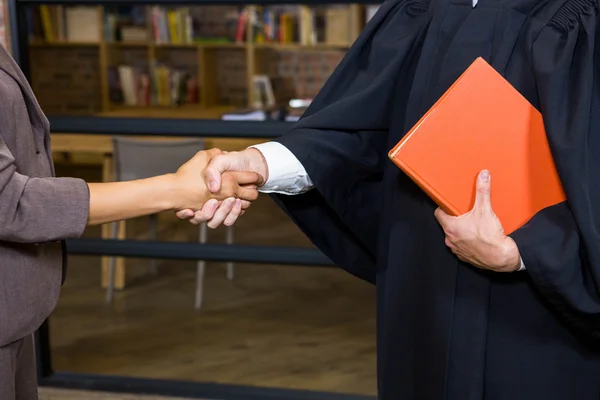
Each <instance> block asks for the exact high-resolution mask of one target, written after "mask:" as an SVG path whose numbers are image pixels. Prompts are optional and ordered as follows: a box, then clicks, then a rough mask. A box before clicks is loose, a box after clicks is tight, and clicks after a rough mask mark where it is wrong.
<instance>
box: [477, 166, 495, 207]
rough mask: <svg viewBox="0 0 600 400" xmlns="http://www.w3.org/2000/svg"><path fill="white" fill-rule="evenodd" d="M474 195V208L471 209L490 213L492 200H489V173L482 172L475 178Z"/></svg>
mask: <svg viewBox="0 0 600 400" xmlns="http://www.w3.org/2000/svg"><path fill="white" fill-rule="evenodd" d="M476 189H477V191H476V193H475V206H474V207H473V209H478V210H480V211H485V212H488V211H492V199H491V183H490V173H489V171H487V170H483V171H481V172H480V173H479V175H478V176H477V183H476Z"/></svg>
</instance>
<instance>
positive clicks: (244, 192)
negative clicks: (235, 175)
mask: <svg viewBox="0 0 600 400" xmlns="http://www.w3.org/2000/svg"><path fill="white" fill-rule="evenodd" d="M235 194H236V197H238V198H240V199H242V200H249V201H254V200H256V199H258V190H256V189H250V188H245V187H242V186H239V187H238V188H237V189H236V191H235Z"/></svg>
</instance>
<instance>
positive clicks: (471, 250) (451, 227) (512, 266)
mask: <svg viewBox="0 0 600 400" xmlns="http://www.w3.org/2000/svg"><path fill="white" fill-rule="evenodd" d="M435 217H436V219H437V220H438V222H439V223H440V225H441V226H442V228H443V229H444V233H445V235H446V246H448V247H449V248H450V250H452V252H453V253H454V254H456V256H457V257H458V258H459V259H460V260H461V261H464V262H468V263H469V264H471V265H474V266H476V267H478V268H482V269H488V270H492V271H496V272H513V271H517V270H518V269H519V267H520V265H521V257H520V255H519V249H518V248H517V245H516V243H515V242H514V240H512V238H510V237H509V236H506V234H505V233H504V228H503V227H502V223H501V222H500V219H499V218H498V216H496V214H495V213H494V209H493V208H492V200H491V178H490V174H489V172H488V171H486V170H484V171H481V173H480V174H479V175H478V177H477V184H476V193H475V204H474V206H473V208H472V209H471V211H469V212H467V213H466V214H463V215H461V216H451V215H449V214H446V213H445V212H444V211H442V209H441V208H438V209H437V210H435Z"/></svg>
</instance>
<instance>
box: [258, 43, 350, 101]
mask: <svg viewBox="0 0 600 400" xmlns="http://www.w3.org/2000/svg"><path fill="white" fill-rule="evenodd" d="M344 55H345V51H338V50H327V51H274V52H273V53H272V56H271V59H270V60H269V61H270V62H269V75H270V76H273V77H286V78H291V79H292V80H293V81H294V85H295V89H296V95H297V96H298V97H302V98H312V97H314V96H315V95H316V94H317V93H318V92H319V90H320V89H321V88H322V87H323V85H324V84H325V82H326V81H327V79H328V78H329V76H330V75H331V73H332V72H333V70H334V69H335V68H336V67H337V65H338V64H339V63H340V61H341V60H342V58H343V57H344Z"/></svg>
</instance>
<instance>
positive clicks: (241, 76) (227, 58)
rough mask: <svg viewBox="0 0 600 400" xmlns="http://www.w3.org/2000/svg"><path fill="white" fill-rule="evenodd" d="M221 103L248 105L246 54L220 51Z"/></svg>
mask: <svg viewBox="0 0 600 400" xmlns="http://www.w3.org/2000/svg"><path fill="white" fill-rule="evenodd" d="M217 60H218V61H217V62H218V69H217V70H218V76H217V78H216V79H217V81H218V83H219V99H218V101H219V103H220V104H230V105H234V106H238V107H245V106H246V105H247V104H248V82H247V68H246V53H245V52H244V51H240V50H218V52H217Z"/></svg>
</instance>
